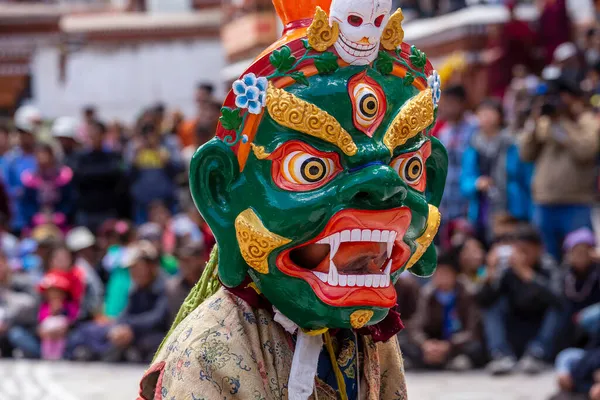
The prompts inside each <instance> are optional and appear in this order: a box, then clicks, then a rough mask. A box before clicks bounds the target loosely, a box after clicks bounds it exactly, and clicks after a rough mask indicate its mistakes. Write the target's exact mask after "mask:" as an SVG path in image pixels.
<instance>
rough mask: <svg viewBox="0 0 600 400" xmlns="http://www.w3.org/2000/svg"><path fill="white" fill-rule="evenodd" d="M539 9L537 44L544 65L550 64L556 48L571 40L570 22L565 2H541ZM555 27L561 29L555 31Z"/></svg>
mask: <svg viewBox="0 0 600 400" xmlns="http://www.w3.org/2000/svg"><path fill="white" fill-rule="evenodd" d="M541 8H542V10H541V15H540V17H539V21H538V44H539V45H540V46H541V47H542V50H543V54H544V58H545V61H546V64H551V63H552V57H553V55H554V51H555V50H556V48H557V47H558V46H560V45H561V44H563V43H565V42H568V41H569V40H570V39H571V20H570V18H569V13H568V11H567V1H566V0H543V1H542V2H541ZM557 26H560V27H561V29H556V27H557Z"/></svg>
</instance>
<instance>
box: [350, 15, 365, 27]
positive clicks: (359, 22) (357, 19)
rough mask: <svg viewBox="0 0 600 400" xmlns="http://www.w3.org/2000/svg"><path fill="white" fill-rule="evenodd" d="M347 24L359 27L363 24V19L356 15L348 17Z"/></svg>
mask: <svg viewBox="0 0 600 400" xmlns="http://www.w3.org/2000/svg"><path fill="white" fill-rule="evenodd" d="M348 23H349V24H350V25H352V26H361V25H362V24H363V19H362V18H361V17H359V16H358V15H349V16H348Z"/></svg>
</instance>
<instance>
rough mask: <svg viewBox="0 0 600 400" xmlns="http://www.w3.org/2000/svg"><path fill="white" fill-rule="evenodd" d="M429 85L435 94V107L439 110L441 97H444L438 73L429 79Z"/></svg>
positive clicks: (435, 72)
mask: <svg viewBox="0 0 600 400" xmlns="http://www.w3.org/2000/svg"><path fill="white" fill-rule="evenodd" d="M427 84H428V85H429V87H430V88H431V91H432V92H433V105H434V107H436V108H437V106H438V103H439V102H440V97H442V80H441V78H440V75H439V74H438V73H437V71H433V73H432V74H431V75H430V76H429V78H427Z"/></svg>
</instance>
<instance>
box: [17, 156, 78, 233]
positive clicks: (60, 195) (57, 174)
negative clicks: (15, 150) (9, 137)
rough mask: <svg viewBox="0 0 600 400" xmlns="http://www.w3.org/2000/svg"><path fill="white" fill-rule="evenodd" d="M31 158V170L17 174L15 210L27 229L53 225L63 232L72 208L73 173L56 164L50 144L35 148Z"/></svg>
mask: <svg viewBox="0 0 600 400" xmlns="http://www.w3.org/2000/svg"><path fill="white" fill-rule="evenodd" d="M35 157H36V166H35V168H33V169H27V170H25V171H23V173H22V174H21V182H22V185H23V190H24V191H23V195H22V197H21V198H20V200H19V209H20V210H21V212H22V215H23V218H24V220H25V222H26V224H27V225H28V226H37V225H41V224H45V223H54V224H55V225H57V226H59V227H61V228H62V229H63V230H66V229H67V226H68V220H69V217H70V216H71V214H72V212H73V208H74V205H75V196H74V193H73V182H72V181H73V171H72V170H71V168H69V167H67V166H66V165H60V163H59V162H58V160H57V159H56V156H55V154H54V150H53V149H52V147H51V146H50V145H47V144H40V145H38V147H37V149H36V152H35Z"/></svg>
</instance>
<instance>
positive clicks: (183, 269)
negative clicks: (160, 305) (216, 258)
mask: <svg viewBox="0 0 600 400" xmlns="http://www.w3.org/2000/svg"><path fill="white" fill-rule="evenodd" d="M176 255H177V258H178V260H179V275H177V276H175V277H173V278H171V279H170V280H169V281H168V282H167V297H168V299H169V316H170V321H173V320H175V317H176V316H177V312H178V311H179V309H180V308H181V305H182V304H183V302H184V300H185V299H186V297H187V296H188V294H189V293H190V291H191V290H192V288H193V287H194V286H195V285H196V283H198V281H199V280H200V277H201V276H202V272H203V271H204V267H205V266H206V262H207V261H208V259H207V258H206V252H205V251H204V248H203V246H202V244H199V243H196V244H189V245H185V246H183V247H180V248H179V249H178V250H177V253H176Z"/></svg>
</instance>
